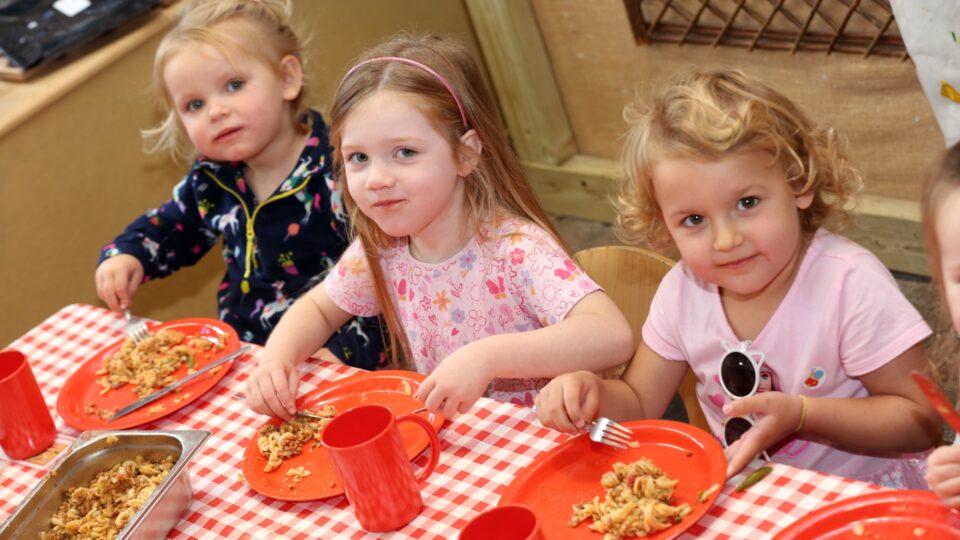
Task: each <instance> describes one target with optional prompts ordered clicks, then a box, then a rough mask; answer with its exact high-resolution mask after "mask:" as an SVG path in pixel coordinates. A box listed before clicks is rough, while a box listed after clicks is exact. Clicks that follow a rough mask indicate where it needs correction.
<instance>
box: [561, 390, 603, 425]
mask: <svg viewBox="0 0 960 540" xmlns="http://www.w3.org/2000/svg"><path fill="white" fill-rule="evenodd" d="M584 394H586V395H584ZM590 394H591V392H589V389H588V388H586V386H585V385H569V386H566V385H565V386H564V388H563V409H564V410H565V411H566V413H567V414H566V416H567V418H568V419H569V422H570V423H571V425H572V427H573V428H574V429H576V430H580V429H583V426H585V425H587V424H589V423H590V422H591V421H593V416H594V412H595V411H593V410H591V408H590V403H589V402H587V401H584V398H585V397H586V398H588V399H589V396H590Z"/></svg>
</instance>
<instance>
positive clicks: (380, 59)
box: [341, 56, 469, 130]
mask: <svg viewBox="0 0 960 540" xmlns="http://www.w3.org/2000/svg"><path fill="white" fill-rule="evenodd" d="M371 62H400V63H401V64H407V65H410V66H414V67H418V68H420V69H422V70H424V71H426V72H427V73H429V74H431V75H433V77H434V78H435V79H437V80H438V81H440V84H442V85H443V87H444V88H446V89H447V92H449V93H450V97H452V98H453V101H454V102H456V104H457V109H458V110H459V111H460V120H462V121H463V129H464V130H467V129H469V125H468V124H467V115H466V113H464V112H463V104H462V103H460V98H459V97H457V93H456V92H454V90H453V86H450V83H448V82H447V80H446V79H444V78H443V75H440V73H438V72H437V71H436V70H434V69H433V68H431V67H430V66H428V65H426V64H422V63H420V62H417V61H416V60H410V59H409V58H403V57H400V56H378V57H376V58H370V59H369V60H364V61H363V62H360V63H359V64H357V65H355V66H353V67H352V68H350V71H348V72H347V74H346V75H344V76H343V80H344V81H345V80H347V78H348V77H350V74H352V73H353V72H354V71H356V70H357V69H358V68H359V67H360V66H362V65H364V64H369V63H371ZM341 84H342V83H341Z"/></svg>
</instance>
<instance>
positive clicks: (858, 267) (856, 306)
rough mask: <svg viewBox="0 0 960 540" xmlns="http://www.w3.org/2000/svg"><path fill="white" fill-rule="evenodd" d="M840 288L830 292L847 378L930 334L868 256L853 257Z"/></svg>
mask: <svg viewBox="0 0 960 540" xmlns="http://www.w3.org/2000/svg"><path fill="white" fill-rule="evenodd" d="M839 289H840V290H839V291H836V295H835V296H832V297H833V298H838V299H839V312H840V320H839V323H840V329H839V331H840V351H839V353H840V359H841V361H842V362H843V367H844V370H845V371H846V373H847V375H849V376H851V377H859V376H860V375H863V374H865V373H869V372H871V371H874V370H876V369H878V368H880V367H882V366H883V365H885V364H886V363H887V362H889V361H891V360H893V359H894V358H896V357H897V356H899V355H901V354H903V353H904V352H905V351H906V350H907V349H909V348H910V347H912V346H914V345H916V344H917V343H920V342H921V341H923V339H925V338H926V337H927V336H929V335H930V334H931V331H930V327H929V326H927V323H926V322H924V320H923V317H922V316H921V315H920V313H919V312H918V311H917V310H916V308H914V307H913V304H911V303H910V301H909V300H907V298H906V297H905V296H904V295H903V293H902V292H901V291H900V288H899V287H898V286H897V282H896V281H895V280H894V279H893V276H892V275H890V272H889V271H888V270H887V269H886V268H885V267H884V266H883V265H882V264H881V263H880V261H879V260H878V259H876V258H875V257H873V256H872V255H869V254H866V255H863V256H859V257H857V259H856V261H854V262H853V264H851V265H850V267H849V268H848V270H847V274H846V275H845V276H844V279H843V280H840V281H839ZM825 298H828V297H825Z"/></svg>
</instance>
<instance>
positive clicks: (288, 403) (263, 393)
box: [247, 358, 300, 420]
mask: <svg viewBox="0 0 960 540" xmlns="http://www.w3.org/2000/svg"><path fill="white" fill-rule="evenodd" d="M299 385H300V380H299V378H298V377H297V366H296V365H295V364H294V363H293V362H284V361H283V360H275V359H271V358H264V359H263V360H261V361H260V363H259V364H258V365H257V367H256V368H255V369H254V370H253V373H251V374H250V379H248V380H247V404H248V405H249V406H250V408H251V409H253V410H254V411H255V412H258V413H260V414H269V415H271V416H277V417H280V418H282V419H284V420H289V419H290V418H292V417H293V415H294V414H295V413H296V412H297V404H296V397H297V388H298V387H299Z"/></svg>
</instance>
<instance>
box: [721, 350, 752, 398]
mask: <svg viewBox="0 0 960 540" xmlns="http://www.w3.org/2000/svg"><path fill="white" fill-rule="evenodd" d="M720 380H722V381H723V385H724V386H726V387H727V391H728V392H730V393H731V394H733V395H734V396H735V397H745V396H748V395H750V392H752V391H753V389H754V387H755V386H756V384H757V370H756V368H754V367H753V362H751V361H750V359H749V358H747V355H745V354H743V353H740V352H732V353H729V354H727V355H726V356H724V357H723V362H722V363H721V364H720Z"/></svg>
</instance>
